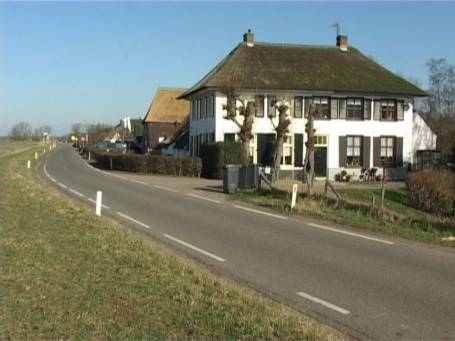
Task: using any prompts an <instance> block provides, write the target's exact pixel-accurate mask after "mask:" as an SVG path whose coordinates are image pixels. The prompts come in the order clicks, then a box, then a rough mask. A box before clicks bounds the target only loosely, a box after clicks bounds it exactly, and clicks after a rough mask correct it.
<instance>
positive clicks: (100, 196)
mask: <svg viewBox="0 0 455 341" xmlns="http://www.w3.org/2000/svg"><path fill="white" fill-rule="evenodd" d="M102 200H103V192H101V191H97V192H96V207H95V214H96V215H97V216H101V205H102V203H101V202H102Z"/></svg>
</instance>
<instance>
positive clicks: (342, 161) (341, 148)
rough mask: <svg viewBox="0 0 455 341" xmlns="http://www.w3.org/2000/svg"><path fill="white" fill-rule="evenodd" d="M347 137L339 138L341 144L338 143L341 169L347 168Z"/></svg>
mask: <svg viewBox="0 0 455 341" xmlns="http://www.w3.org/2000/svg"><path fill="white" fill-rule="evenodd" d="M346 140H347V139H346V136H340V137H339V143H338V148H339V164H340V167H345V166H346V163H347V159H346V148H347V146H346V143H347V141H346Z"/></svg>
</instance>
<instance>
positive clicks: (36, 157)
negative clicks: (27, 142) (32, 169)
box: [35, 152, 38, 160]
mask: <svg viewBox="0 0 455 341" xmlns="http://www.w3.org/2000/svg"><path fill="white" fill-rule="evenodd" d="M35 160H38V152H35Z"/></svg>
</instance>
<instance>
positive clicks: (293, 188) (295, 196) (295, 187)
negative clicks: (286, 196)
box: [291, 184, 298, 211]
mask: <svg viewBox="0 0 455 341" xmlns="http://www.w3.org/2000/svg"><path fill="white" fill-rule="evenodd" d="M297 189H298V185H297V184H294V185H292V198H291V211H292V209H293V208H294V206H295V202H296V200H297Z"/></svg>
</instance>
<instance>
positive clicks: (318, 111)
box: [313, 97, 330, 120]
mask: <svg viewBox="0 0 455 341" xmlns="http://www.w3.org/2000/svg"><path fill="white" fill-rule="evenodd" d="M313 113H314V114H313V117H314V118H315V119H323V120H327V119H329V118H330V112H329V98H328V97H313Z"/></svg>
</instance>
